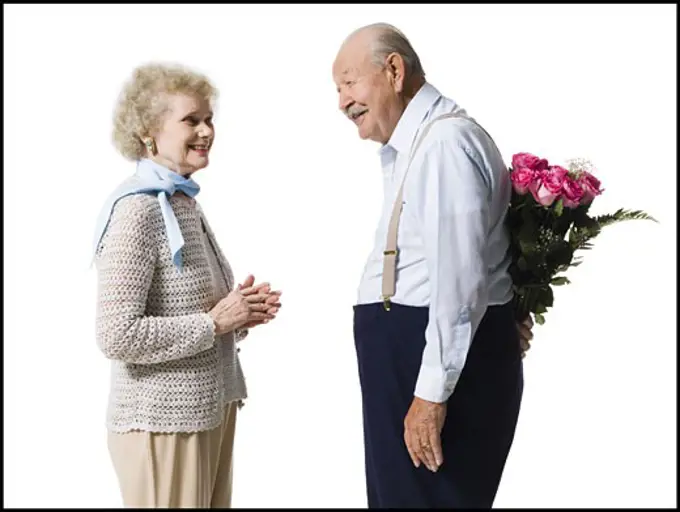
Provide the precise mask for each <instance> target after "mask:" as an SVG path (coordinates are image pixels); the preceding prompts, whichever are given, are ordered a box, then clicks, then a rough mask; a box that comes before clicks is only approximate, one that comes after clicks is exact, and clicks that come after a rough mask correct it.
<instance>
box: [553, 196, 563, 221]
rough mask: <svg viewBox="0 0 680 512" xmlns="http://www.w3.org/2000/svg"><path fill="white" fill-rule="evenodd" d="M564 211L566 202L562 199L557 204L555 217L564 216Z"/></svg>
mask: <svg viewBox="0 0 680 512" xmlns="http://www.w3.org/2000/svg"><path fill="white" fill-rule="evenodd" d="M563 211H564V202H563V201H562V199H561V198H560V200H559V201H557V203H556V204H555V215H557V216H558V217H559V216H560V215H562V212H563Z"/></svg>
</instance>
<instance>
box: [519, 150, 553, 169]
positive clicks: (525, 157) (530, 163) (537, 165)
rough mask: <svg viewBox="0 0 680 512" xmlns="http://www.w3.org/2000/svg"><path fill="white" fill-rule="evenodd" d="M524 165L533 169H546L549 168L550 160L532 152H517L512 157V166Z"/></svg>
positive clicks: (520, 166)
mask: <svg viewBox="0 0 680 512" xmlns="http://www.w3.org/2000/svg"><path fill="white" fill-rule="evenodd" d="M522 167H524V168H527V169H531V170H532V171H545V170H546V169H547V168H548V161H547V160H546V159H545V158H538V157H537V156H534V155H532V154H531V153H517V154H516V155H514V156H513V157H512V168H513V169H520V168H522Z"/></svg>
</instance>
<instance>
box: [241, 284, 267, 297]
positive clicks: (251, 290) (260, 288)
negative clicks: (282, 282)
mask: <svg viewBox="0 0 680 512" xmlns="http://www.w3.org/2000/svg"><path fill="white" fill-rule="evenodd" d="M269 286H270V285H269V283H262V284H258V285H257V286H248V287H247V288H243V289H242V290H241V294H242V295H253V294H257V293H261V292H264V293H267V292H268V291H269Z"/></svg>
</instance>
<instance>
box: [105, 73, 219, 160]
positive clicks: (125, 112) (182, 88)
mask: <svg viewBox="0 0 680 512" xmlns="http://www.w3.org/2000/svg"><path fill="white" fill-rule="evenodd" d="M178 93H180V94H189V95H192V96H198V97H201V98H204V99H205V100H206V101H208V102H209V103H210V105H211V106H214V104H215V102H216V101H217V97H218V91H217V89H216V88H215V87H214V86H213V84H212V83H211V82H210V80H209V79H208V78H207V77H206V76H205V75H203V74H201V73H197V72H195V71H192V70H190V69H188V68H186V67H184V66H181V65H177V64H174V65H167V64H158V63H152V64H145V65H142V66H139V67H137V68H136V69H135V70H134V71H133V73H132V77H131V78H130V80H128V82H127V83H126V84H125V85H124V86H123V90H122V91H121V93H120V96H119V98H118V103H117V104H116V108H115V110H114V114H113V143H114V145H115V146H116V149H117V150H118V151H119V152H120V153H121V154H122V155H123V156H124V157H125V158H127V159H129V160H133V161H136V160H140V159H142V158H144V157H145V156H146V154H147V153H146V148H145V146H144V142H143V141H142V137H146V136H149V135H151V133H153V132H155V131H156V130H157V129H159V128H160V122H161V120H162V116H163V114H164V113H165V111H166V108H167V105H166V102H165V95H167V94H178Z"/></svg>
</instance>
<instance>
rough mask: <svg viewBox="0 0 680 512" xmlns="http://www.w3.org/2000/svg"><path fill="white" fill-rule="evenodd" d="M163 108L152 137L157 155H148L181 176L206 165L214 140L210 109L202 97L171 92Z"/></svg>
mask: <svg viewBox="0 0 680 512" xmlns="http://www.w3.org/2000/svg"><path fill="white" fill-rule="evenodd" d="M166 102H167V103H166V106H167V110H166V111H165V113H164V115H163V118H162V119H161V124H160V128H159V130H158V132H157V133H156V134H154V136H153V138H154V140H155V142H156V154H155V155H151V156H150V158H151V159H152V160H154V161H156V162H157V163H159V164H161V165H164V166H165V167H167V168H168V169H170V170H172V171H175V172H176V173H178V174H181V175H182V176H188V175H190V174H192V173H194V172H196V171H198V170H199V169H203V168H204V167H206V166H207V165H208V153H209V152H210V148H211V146H212V143H213V140H214V139H215V128H214V127H213V124H212V117H213V112H212V109H211V108H210V104H209V103H208V101H206V100H205V99H203V98H200V97H198V96H193V95H187V94H172V95H168V96H167V98H166Z"/></svg>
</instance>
